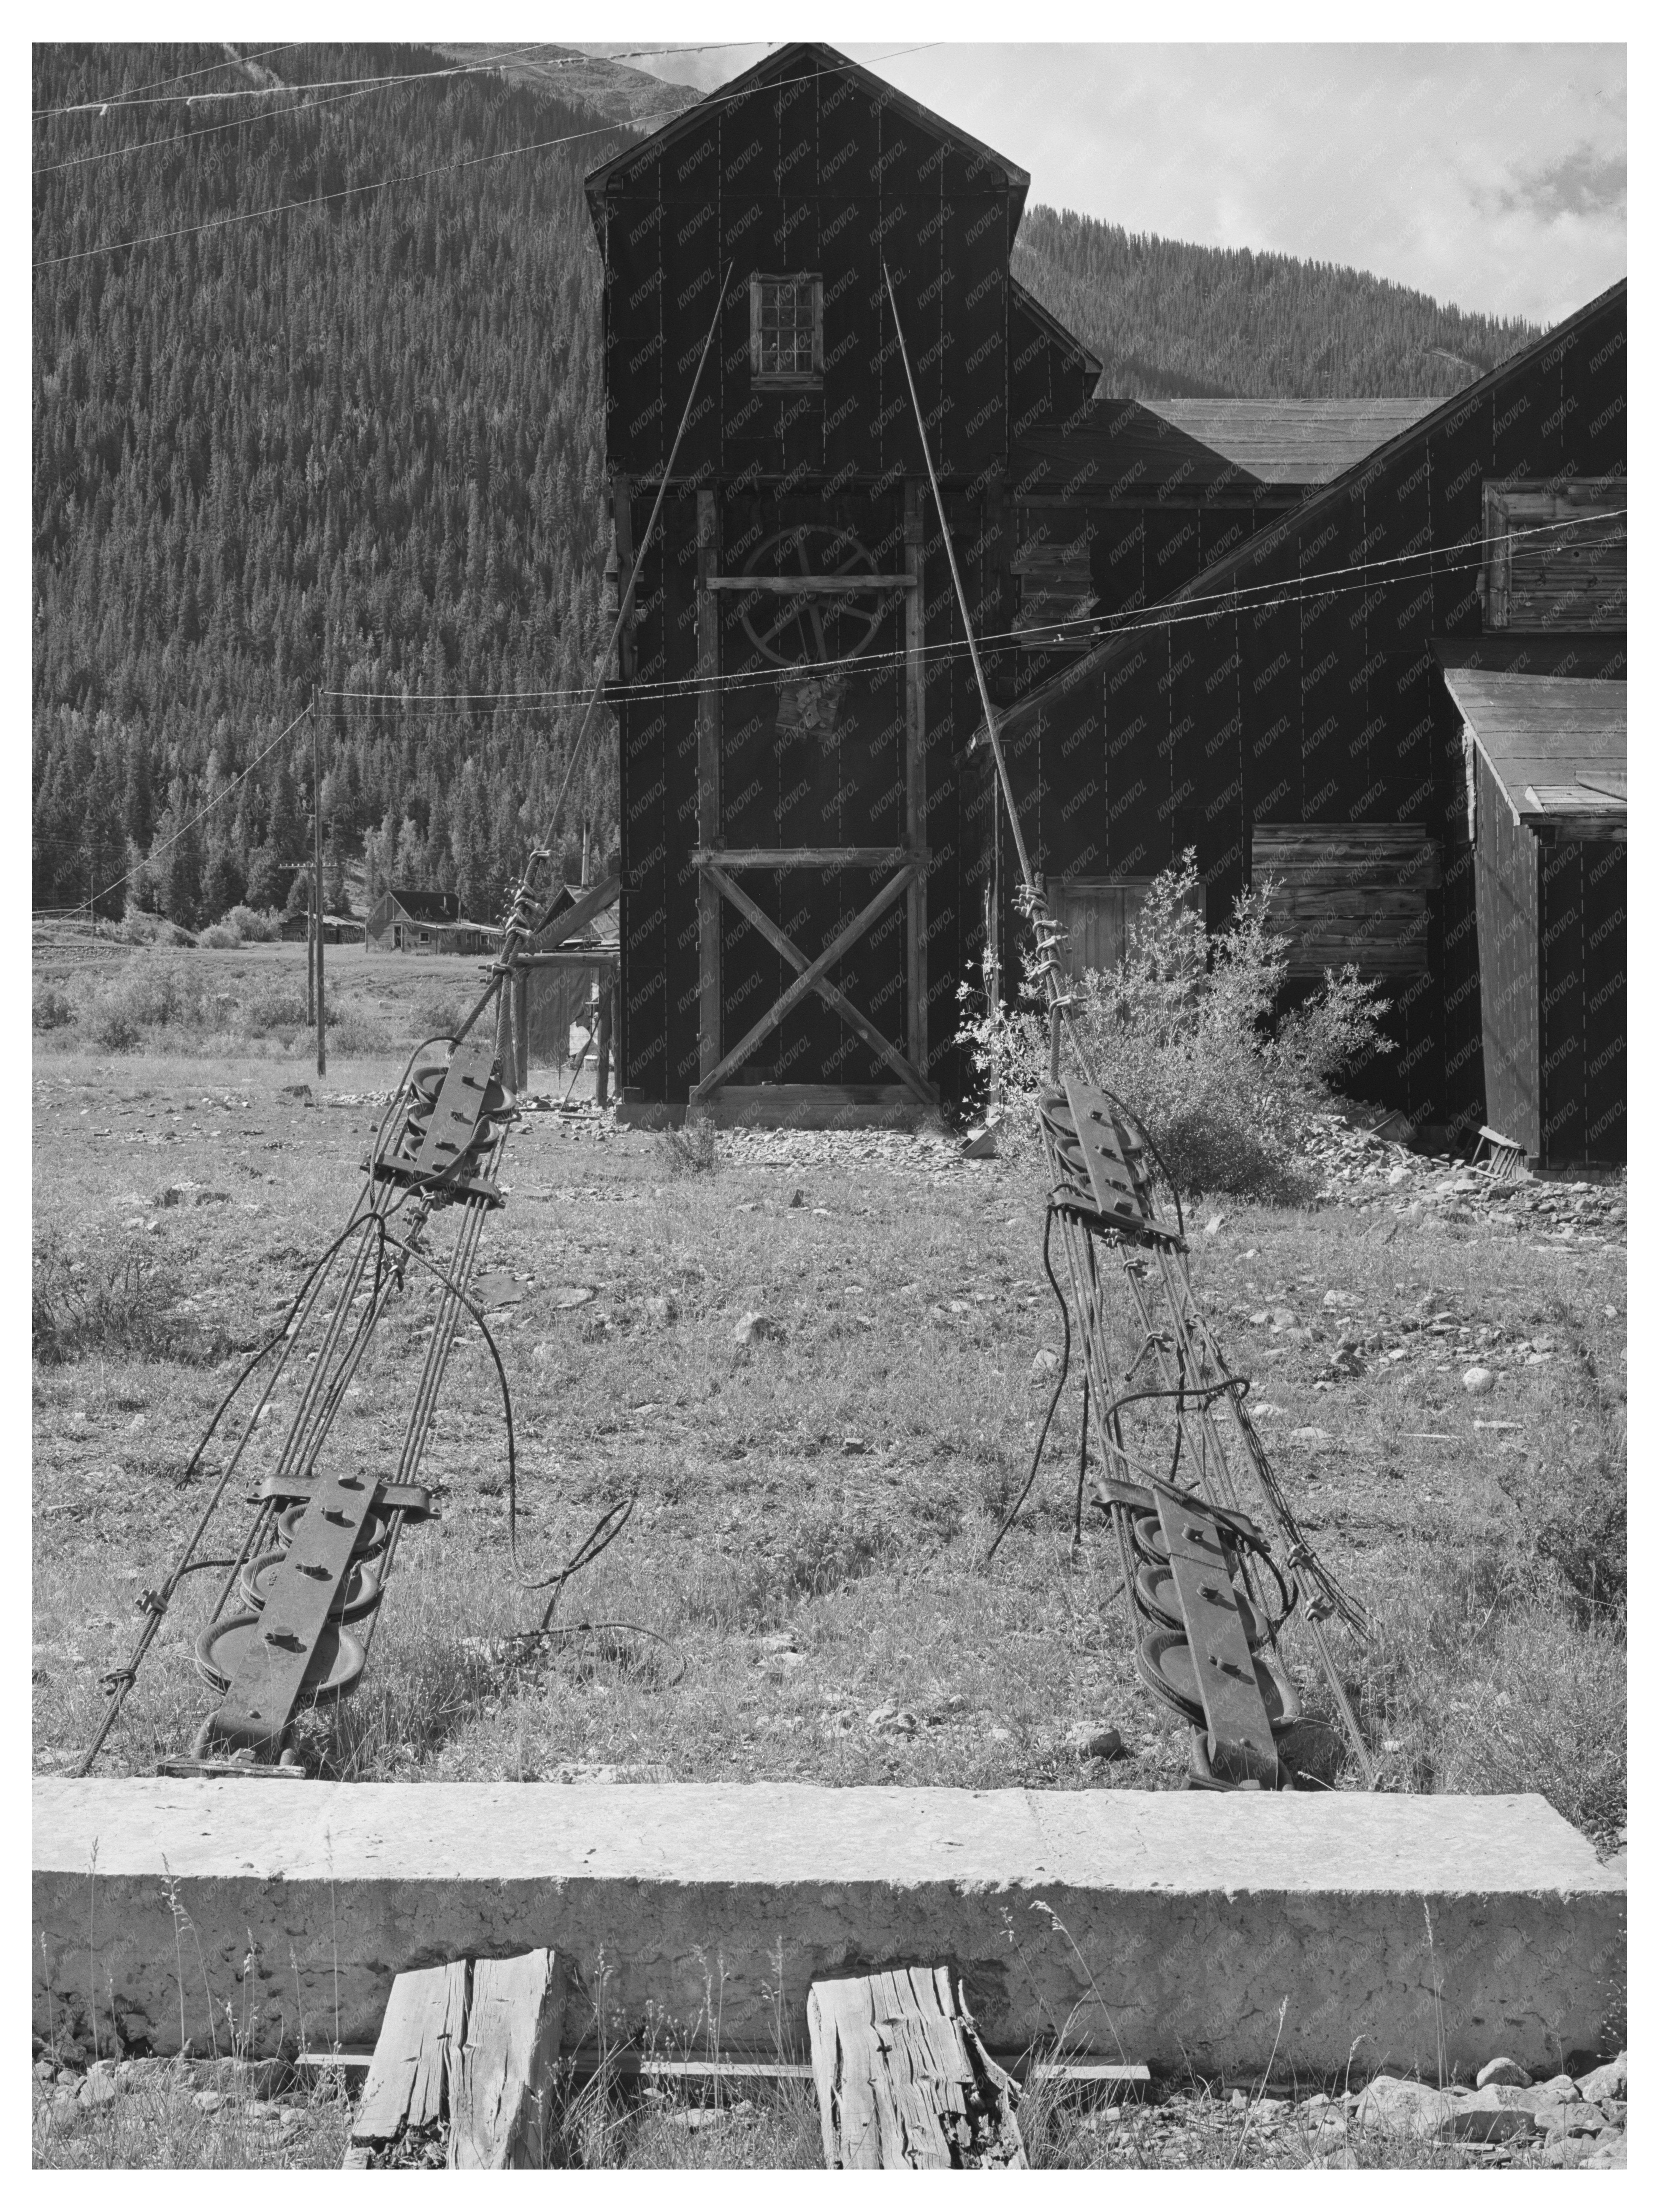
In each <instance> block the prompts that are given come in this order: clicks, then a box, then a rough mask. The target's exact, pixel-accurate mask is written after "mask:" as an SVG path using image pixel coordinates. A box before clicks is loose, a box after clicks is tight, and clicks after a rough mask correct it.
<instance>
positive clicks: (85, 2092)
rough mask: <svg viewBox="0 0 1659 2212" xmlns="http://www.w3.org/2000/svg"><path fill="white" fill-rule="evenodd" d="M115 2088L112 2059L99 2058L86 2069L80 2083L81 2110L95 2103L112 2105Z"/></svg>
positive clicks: (85, 2109)
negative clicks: (93, 2064)
mask: <svg viewBox="0 0 1659 2212" xmlns="http://www.w3.org/2000/svg"><path fill="white" fill-rule="evenodd" d="M116 2089H117V2084H116V2080H115V2063H114V2061H113V2060H112V2059H109V2058H100V2060H99V2062H98V2063H97V2064H96V2065H95V2066H89V2067H88V2069H87V2072H86V2075H85V2078H84V2079H83V2081H82V2083H81V2095H80V2103H81V2107H82V2111H83V2112H84V2111H87V2110H88V2109H89V2108H90V2107H92V2106H96V2105H112V2104H113V2103H114V2102H115V2097H116Z"/></svg>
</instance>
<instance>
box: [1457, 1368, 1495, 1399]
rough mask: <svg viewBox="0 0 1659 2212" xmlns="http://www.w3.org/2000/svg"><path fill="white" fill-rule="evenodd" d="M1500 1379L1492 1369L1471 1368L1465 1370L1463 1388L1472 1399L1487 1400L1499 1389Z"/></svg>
mask: <svg viewBox="0 0 1659 2212" xmlns="http://www.w3.org/2000/svg"><path fill="white" fill-rule="evenodd" d="M1497 1384H1498V1377H1497V1376H1495V1375H1494V1374H1493V1373H1492V1370H1491V1368H1490V1367H1470V1368H1467V1369H1466V1370H1464V1375H1463V1388H1464V1389H1465V1390H1466V1391H1468V1395H1469V1396H1470V1397H1471V1398H1485V1397H1488V1396H1490V1395H1491V1394H1492V1391H1493V1390H1494V1389H1496V1388H1497Z"/></svg>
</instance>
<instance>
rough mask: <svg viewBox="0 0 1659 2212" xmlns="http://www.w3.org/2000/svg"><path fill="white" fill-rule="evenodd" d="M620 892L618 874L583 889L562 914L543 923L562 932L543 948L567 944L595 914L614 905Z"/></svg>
mask: <svg viewBox="0 0 1659 2212" xmlns="http://www.w3.org/2000/svg"><path fill="white" fill-rule="evenodd" d="M621 893H622V878H621V877H620V876H607V877H606V878H605V880H604V882H603V883H598V884H593V885H592V888H591V889H590V890H585V891H584V892H583V893H582V895H581V896H580V898H579V899H577V900H576V902H575V903H574V905H572V906H568V907H567V908H565V910H564V912H563V913H562V914H556V915H554V917H553V919H552V921H550V922H549V923H547V924H546V925H545V926H546V927H548V928H549V929H556V930H558V931H560V932H561V933H562V934H561V935H560V936H558V937H557V938H556V939H554V944H553V945H548V946H544V948H543V949H544V951H552V950H553V949H554V946H556V945H566V944H568V942H569V940H570V939H572V938H573V937H574V935H575V934H576V933H577V931H578V930H579V929H586V927H587V925H588V923H589V922H590V921H592V919H593V917H594V915H596V914H603V913H604V912H605V908H607V907H612V906H615V904H616V903H617V899H618V897H619V896H621Z"/></svg>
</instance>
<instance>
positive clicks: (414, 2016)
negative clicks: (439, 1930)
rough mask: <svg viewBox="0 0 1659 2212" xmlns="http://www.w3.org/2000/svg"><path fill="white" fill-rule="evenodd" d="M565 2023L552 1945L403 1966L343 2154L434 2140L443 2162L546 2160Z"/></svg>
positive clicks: (363, 2157)
mask: <svg viewBox="0 0 1659 2212" xmlns="http://www.w3.org/2000/svg"><path fill="white" fill-rule="evenodd" d="M563 2026H564V1991H563V1978H562V1975H561V1974H560V1973H559V1972H558V1971H557V1969H556V1966H555V1962H554V1957H553V1954H552V1953H551V1952H550V1951H529V1952H526V1954H524V1955H523V1956H522V1957H521V1958H517V1959H479V1960H477V1961H475V1962H472V1963H471V1964H469V1962H468V1961H467V1960H465V1959H458V1960H453V1961H452V1962H451V1963H450V1964H449V1965H448V1966H431V1967H428V1968H427V1969H426V1970H425V1971H424V1972H421V1973H414V1974H399V1975H398V1978H397V1980H396V1981H395V1982H394V1983H393V1984H392V1998H391V2002H389V2003H388V2005H387V2006H386V2018H385V2020H384V2021H382V2022H381V2024H380V2039H379V2041H378V2042H377V2043H376V2045H375V2046H374V2061H373V2063H371V2065H370V2067H369V2069H368V2081H367V2082H366V2083H365V2085H364V2088H363V2095H362V2103H361V2104H360V2105H359V2106H358V2107H357V2113H356V2118H355V2119H354V2120H353V2122H352V2125H351V2142H350V2148H349V2149H348V2151H347V2154H346V2159H345V2163H346V2164H347V2166H358V2167H361V2166H368V2165H369V2164H371V2163H372V2162H374V2160H377V2159H378V2160H380V2161H382V2162H386V2163H391V2162H393V2161H394V2160H396V2154H397V2153H398V2149H399V2148H400V2147H403V2146H408V2147H409V2148H413V2147H414V2145H415V2144H416V2143H421V2144H423V2145H424V2146H426V2147H427V2148H428V2149H431V2148H433V2147H435V2146H436V2145H438V2144H439V2143H441V2144H442V2145H443V2150H444V2162H445V2164H446V2165H447V2166H456V2167H482V2168H483V2169H486V2170H488V2171H499V2170H501V2169H502V2168H504V2167H508V2166H517V2167H524V2166H532V2167H533V2166H541V2165H542V2164H543V2162H544V2157H545V2153H546V2142H547V2132H548V2125H547V2123H548V2105H549V2100H550V2095H551V2091H552V2081H553V2070H554V2067H555V2065H556V2062H557V2059H558V2055H559V2041H560V2037H561V2034H562V2029H563ZM397 2162H410V2163H412V2162H414V2161H413V2160H407V2161H404V2160H398V2161H397Z"/></svg>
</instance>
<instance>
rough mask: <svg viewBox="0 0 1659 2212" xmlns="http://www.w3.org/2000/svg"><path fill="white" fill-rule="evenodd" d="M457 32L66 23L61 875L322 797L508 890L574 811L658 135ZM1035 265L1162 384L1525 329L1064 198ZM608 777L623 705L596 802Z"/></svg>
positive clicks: (412, 872) (172, 854)
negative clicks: (620, 390)
mask: <svg viewBox="0 0 1659 2212" xmlns="http://www.w3.org/2000/svg"><path fill="white" fill-rule="evenodd" d="M446 65H447V62H446V56H445V55H443V54H441V53H438V52H432V51H430V50H428V49H424V48H418V47H412V46H346V45H330V46H322V45H289V46H283V47H280V48H276V49H267V48H263V47H260V46H238V47H236V48H234V49H232V48H230V47H228V46H191V45H165V44H154V45H130V46H112V45H78V46H67V45H64V46H36V47H35V48H34V51H33V88H32V89H33V103H32V104H33V108H34V110H35V120H34V122H33V161H32V167H33V215H32V237H33V252H32V256H31V258H32V261H33V329H32V348H33V354H32V366H33V391H32V398H33V600H32V613H33V762H32V767H33V782H32V793H33V853H34V861H33V904H34V906H35V907H36V908H76V907H82V908H84V907H85V906H86V905H87V904H88V902H93V903H94V906H95V908H96V910H97V911H98V912H99V913H100V914H104V915H120V914H121V913H122V912H123V911H124V910H125V908H127V907H129V906H130V905H136V906H137V907H140V908H145V909H150V910H154V911H156V912H159V913H160V914H161V915H165V916H166V917H167V919H169V920H170V921H174V922H177V923H179V924H180V925H181V926H184V927H196V926H198V925H200V924H202V923H204V922H208V921H213V920H215V919H216V918H217V917H218V916H219V915H222V914H224V913H225V912H227V911H228V909H229V908H232V907H234V906H236V905H239V904H246V905H250V906H252V907H255V908H270V907H273V906H275V907H281V906H282V905H283V902H284V901H285V900H286V899H287V898H288V897H289V894H290V890H292V887H293V885H294V884H295V872H296V869H297V868H298V866H299V865H300V864H301V862H302V861H303V860H305V859H306V858H307V854H308V853H309V850H310V840H311V834H312V830H311V825H312V821H313V809H314V807H315V806H316V805H318V804H319V803H320V806H321V810H322V822H323V825H324V829H325V835H326V837H327V841H328V861H327V867H328V878H329V883H328V896H329V897H330V899H331V901H332V900H333V899H335V898H343V897H344V896H345V887H346V884H347V880H348V877H349V879H350V881H351V882H352V883H353V884H356V885H357V886H358V887H359V889H360V890H366V891H367V894H368V896H371V897H372V896H374V894H375V892H376V891H377V890H378V889H379V888H380V887H381V886H383V885H384V884H388V883H391V882H393V881H395V882H397V883H398V884H404V885H410V886H413V887H415V888H421V889H435V890H453V891H455V892H456V893H458V894H459V900H460V904H461V908H462V911H463V912H464V913H465V914H467V915H471V916H473V917H475V918H477V919H479V920H490V919H494V918H496V917H497V916H498V915H499V914H500V912H501V908H502V905H503V903H504V902H505V899H506V896H507V892H508V890H509V887H510V885H511V884H512V882H513V880H514V879H515V878H516V876H517V874H518V872H519V871H520V868H521V866H522V864H523V860H524V857H525V854H526V848H527V846H528V843H529V842H530V840H531V839H532V836H534V835H535V834H537V833H538V831H539V829H541V828H542V826H543V825H544V823H545V820H546V817H547V812H548V810H549V808H550V805H551V801H552V798H553V795H554V793H556V790H557V788H558V787H559V783H560V781H561V780H562V774H563V769H564V766H565V763H566V761H567V759H568V748H569V745H570V744H571V741H572V738H573V737H574V729H575V725H576V721H577V719H578V716H579V714H580V702H581V698H582V696H583V694H584V693H585V690H586V687H587V685H588V684H589V683H590V682H591V680H592V675H593V672H594V670H595V666H596V663H597V658H598V655H599V653H600V651H601V649H602V647H603V644H604V641H605V635H606V632H607V622H608V617H607V609H606V600H605V567H606V562H607V560H608V558H609V557H610V554H611V529H610V521H609V510H608V501H607V496H606V487H605V473H604V460H605V456H604V416H603V390H602V375H601V369H602V362H601V355H600V349H599V307H600V260H599V250H598V247H597V245H596V242H595V240H594V237H593V234H592V228H591V227H590V224H589V221H588V216H587V211H586V205H585V203H584V200H583V197H582V190H581V183H582V178H583V176H584V174H585V173H586V172H587V171H588V170H589V169H591V168H592V167H595V166H597V165H598V164H599V162H601V161H605V160H607V159H608V158H609V157H610V156H611V155H612V154H614V153H615V152H616V151H617V150H618V149H619V148H620V147H621V146H622V145H623V143H626V141H627V138H628V136H629V134H628V132H627V131H624V130H623V129H621V128H619V127H617V125H615V124H614V123H611V122H609V121H607V119H606V118H605V115H604V114H602V113H600V112H599V110H598V109H597V108H596V107H594V106H589V105H586V104H583V103H582V102H581V101H578V100H574V98H573V99H570V100H562V99H560V98H559V97H557V96H556V92H555V90H554V89H552V88H551V87H552V86H553V85H555V84H556V74H554V73H549V74H548V75H546V76H544V77H543V78H542V80H541V81H540V82H530V81H526V80H525V79H524V76H523V74H522V72H521V71H517V72H513V73H512V74H511V76H509V74H507V73H503V72H502V71H500V70H475V71H474V72H473V73H471V74H465V75H453V74H452V75H447V76H443V75H428V76H424V77H422V75H421V73H422V72H436V71H440V70H443V69H445V67H446ZM619 74H620V75H622V76H635V81H636V82H637V76H636V73H634V72H627V71H619ZM397 79H414V80H416V81H413V82H388V80H397ZM583 85H584V90H585V91H587V92H588V93H590V94H591V91H592V68H591V66H590V68H589V69H588V70H586V71H585V72H584V76H583ZM228 88H229V89H246V91H248V92H250V93H252V92H255V91H256V90H258V88H264V89H263V91H262V92H260V93H259V96H257V97H250V98H246V99H244V98H239V99H237V100H234V101H225V100H217V99H209V98H201V97H199V96H198V97H196V98H195V99H194V104H191V98H192V95H200V94H203V93H204V92H207V91H222V90H225V89H228ZM290 88H295V89H290ZM298 88H303V89H298ZM663 91H664V94H665V104H666V105H671V106H678V105H680V104H682V102H683V100H684V94H678V93H677V91H676V89H675V88H663ZM1007 150H1008V151H1009V152H1010V153H1011V154H1012V155H1014V157H1015V158H1017V159H1018V158H1022V157H1023V149H1020V148H1018V147H1014V148H1010V149H1007ZM1014 266H1015V273H1016V275H1018V276H1019V277H1020V279H1021V280H1022V281H1023V282H1024V283H1026V284H1027V285H1028V286H1029V287H1030V289H1032V290H1033V291H1035V292H1036V294H1037V295H1038V296H1039V297H1040V298H1042V300H1043V301H1044V302H1045V304H1046V305H1048V307H1051V308H1052V309H1053V310H1054V312H1055V313H1057V314H1059V315H1060V317H1061V319H1063V320H1065V321H1066V322H1067V323H1068V324H1069V325H1071V326H1072V327H1073V328H1074V329H1075V330H1076V331H1078V333H1079V336H1081V337H1084V338H1085V340H1087V341H1088V342H1089V343H1091V344H1092V345H1093V346H1094V347H1095V349H1097V351H1098V352H1099V353H1100V354H1101V356H1102V357H1103V360H1104V362H1105V363H1106V372H1107V373H1106V385H1107V387H1108V388H1109V389H1110V390H1112V391H1113V392H1119V393H1123V394H1128V395H1133V396H1148V395H1158V394H1166V393H1190V394H1194V395H1203V394H1209V393H1237V394H1240V395H1250V396H1260V395H1279V396H1285V397H1300V396H1325V395H1330V396H1334V397H1345V396H1352V395H1362V394H1364V395H1369V394H1373V393H1384V392H1394V393H1419V394H1439V393H1441V392H1449V391H1453V390H1455V389H1457V388H1458V386H1459V384H1460V383H1461V382H1462V381H1466V380H1468V374H1469V372H1470V370H1471V369H1475V370H1479V369H1484V368H1486V367H1489V366H1490V365H1492V362H1495V361H1497V360H1498V359H1499V358H1501V357H1502V356H1504V354H1506V353H1508V352H1510V351H1511V350H1513V349H1515V348H1516V346H1518V345H1520V344H1522V343H1525V342H1526V341H1527V339H1528V337H1531V336H1533V335H1534V333H1533V331H1531V330H1530V329H1529V327H1528V326H1527V325H1521V324H1516V323H1504V322H1498V321H1496V320H1493V319H1490V318H1486V317H1483V316H1480V315H1478V314H1464V313H1459V312H1457V311H1456V310H1455V309H1450V308H1443V307H1439V306H1437V304H1436V303H1435V302H1434V301H1431V300H1429V299H1427V298H1425V297H1424V296H1423V295H1420V294H1417V293H1413V292H1411V291H1408V290H1407V289H1403V288H1401V287H1400V286H1397V285H1393V284H1389V283H1380V282H1378V281H1377V280H1376V279H1375V278H1372V277H1370V276H1362V275H1359V274H1358V273H1356V272H1354V271H1352V270H1340V269H1334V268H1329V267H1326V266H1322V265H1316V264H1308V263H1299V262H1296V261H1293V260H1291V259H1289V258H1285V257H1282V256H1273V255H1262V254H1255V255H1252V254H1250V253H1248V252H1243V253H1229V252H1219V251H1217V250H1214V249H1211V248H1206V247H1200V246H1182V245H1180V244H1177V243H1174V242H1170V241H1166V240H1158V239H1156V238H1147V237H1131V236H1129V235H1127V234H1125V233H1124V232H1123V231H1121V230H1120V229H1115V228H1112V227H1111V226H1109V225H1107V224H1103V223H1100V222H1093V221H1090V220H1088V219H1085V218H1082V217H1079V216H1075V215H1073V214H1069V213H1056V212H1054V210H1048V209H1045V208H1035V209H1032V210H1030V212H1029V214H1028V216H1027V218H1026V221H1025V223H1024V228H1023V230H1022V233H1021V236H1020V240H1019V242H1018V247H1017V249H1016V258H1015V264H1014ZM313 696H314V697H315V698H316V700H317V702H318V713H319V715H320V717H321V721H320V728H321V745H320V759H321V788H320V792H316V791H313V773H312V737H311V732H310V729H309V727H308V726H307V725H306V724H304V723H301V725H300V726H298V727H294V728H292V729H291V730H290V726H291V725H294V724H295V721H296V718H298V717H300V716H301V714H303V710H304V709H305V708H306V707H307V704H308V703H309V702H311V701H312V700H313ZM284 732H289V735H287V736H284V735H283V733H284ZM616 805H617V800H616V756H615V737H614V728H613V727H612V726H611V725H610V723H609V720H608V717H607V718H605V727H604V731H603V734H602V738H601V742H600V743H599V744H598V745H590V747H589V749H588V753H587V755H586V765H585V767H584V769H583V774H582V777H581V779H580V786H579V789H578V792H577V793H576V794H575V798H574V802H573V805H572V806H571V807H570V808H569V809H568V823H567V829H566V835H567V836H568V838H570V839H571V840H572V841H573V842H574V843H576V844H578V845H579V844H580V841H581V839H582V836H583V835H584V833H586V836H587V838H588V839H589V841H590V842H591V844H592V846H593V847H594V848H597V849H598V850H599V851H600V852H604V851H605V850H608V849H609V847H610V844H611V840H612V837H613V835H614V831H615V826H616ZM181 833H182V834H181Z"/></svg>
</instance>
